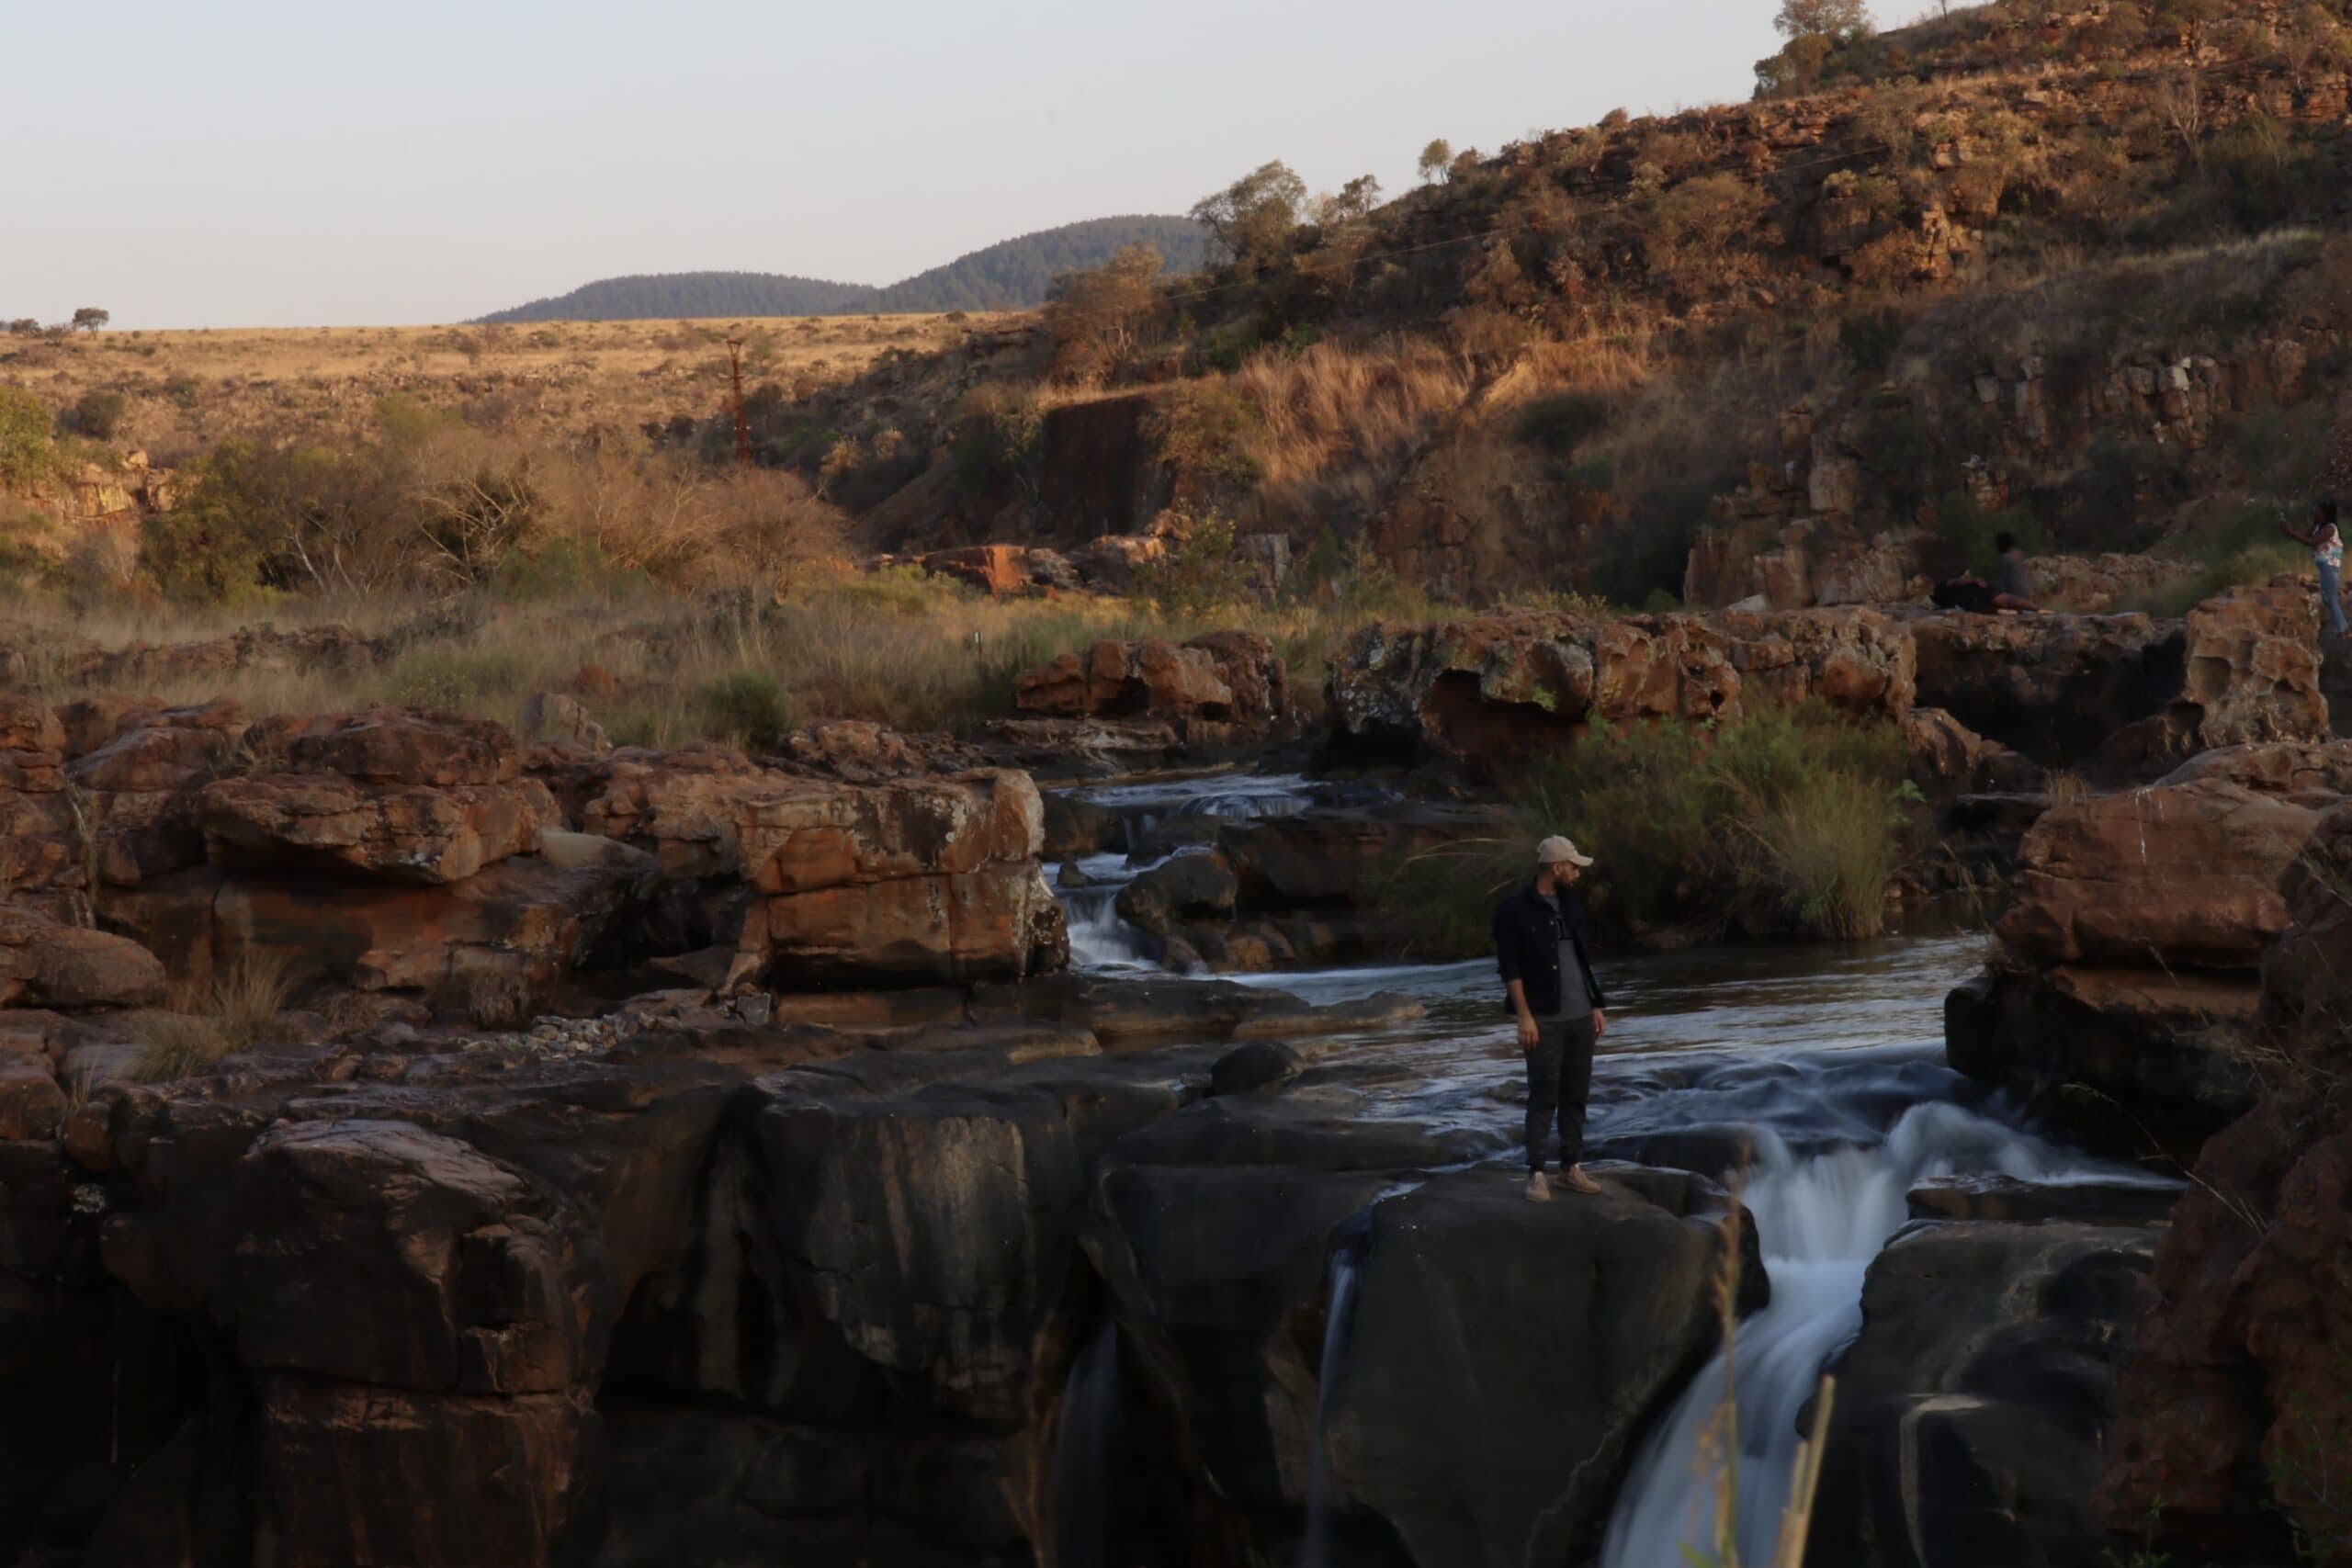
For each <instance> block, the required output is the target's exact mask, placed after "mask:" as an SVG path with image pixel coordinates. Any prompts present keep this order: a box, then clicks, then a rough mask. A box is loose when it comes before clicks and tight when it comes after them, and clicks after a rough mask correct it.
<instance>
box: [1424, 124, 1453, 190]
mask: <svg viewBox="0 0 2352 1568" xmlns="http://www.w3.org/2000/svg"><path fill="white" fill-rule="evenodd" d="M1419 168H1420V171H1421V183H1422V184H1423V185H1428V184H1429V183H1430V182H1431V181H1432V180H1442V179H1443V178H1445V176H1446V172H1447V171H1448V170H1450V169H1452V168H1453V142H1451V141H1447V140H1446V139H1445V138H1444V137H1442V136H1441V137H1439V138H1437V139H1436V140H1435V141H1431V142H1430V144H1429V145H1428V146H1426V147H1424V148H1422V149H1421V158H1420V164H1419Z"/></svg>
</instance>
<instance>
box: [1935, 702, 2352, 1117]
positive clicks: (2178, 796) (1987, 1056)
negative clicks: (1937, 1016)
mask: <svg viewBox="0 0 2352 1568" xmlns="http://www.w3.org/2000/svg"><path fill="white" fill-rule="evenodd" d="M2347 787H2352V744H2347V743H2346V742H2342V741H2336V742H2332V743H2329V744H2326V745H2306V746H2297V745H2287V744H2271V745H2263V746H2247V747H2237V748H2231V749H2226V750H2218V751H2212V752H2209V753H2207V754H2206V755H2204V756H2202V757H2200V758H2199V759H2198V760H2197V761H2193V762H2191V763H2189V764H2188V765H2187V766H2186V767H2184V768H2182V769H2181V770H2179V771H2178V772H2177V773H2174V774H2172V775H2170V776H2169V777H2167V778H2166V779H2165V780H2163V781H2162V782H2160V783H2158V784H2153V785H2149V786H2146V787H2144V788H2141V789H2134V790H2128V791H2124V792H2121V793H2119V794H2114V795H2100V796H2096V797H2093V798H2091V799H2088V800H2085V801H2083V802H2080V803H2078V804H2072V805H2063V806H2059V807H2053V808H2052V810H2051V811H2050V812H2049V813H2048V814H2047V815H2045V816H2044V817H2043V818H2041V820H2040V821H2039V822H2038V823H2036V824H2035V826H2034V827H2033V829H2031V830H2030V832H2028V833H2027V834H2026V836H2025V840H2024V845H2023V849H2022V852H2021V854H2020V857H2019V859H2020V867H2019V874H2018V880H2017V886H2016V901H2015V903H2014V904H2013V905H2012V906H2011V907H2010V908H2008V910H2007V912H2006V913H2004V914H2003V915H2002V916H2001V918H2000V920H1999V923H1998V926H1997V927H1996V930H1997V931H1998V933H1999V936H2000V941H2001V951H2000V953H1999V955H1998V957H1997V958H1996V962H1995V964H1993V965H1992V967H1991V969H1990V971H1989V973H1988V974H1987V975H1986V976H1985V977H1984V978H1982V979H1980V980H1977V981H1975V982H1973V983H1972V984H1970V985H1969V986H1966V987H1962V989H1961V990H1959V991H1956V992H1954V993H1953V994H1952V997H1951V1001H1950V1003H1949V1005H1948V1008H1947V1011H1946V1035H1947V1040H1948V1043H1949V1047H1950V1050H1951V1060H1952V1065H1953V1066H1957V1067H1959V1068H1961V1069H1962V1071H1965V1072H1970V1073H1973V1074H1975V1075H1977V1076H1979V1077H1985V1078H1988V1079H1992V1080H1996V1081H2007V1082H2013V1083H2018V1084H2020V1085H2024V1086H2026V1087H2029V1088H2030V1089H2033V1090H2035V1091H2036V1092H2039V1093H2043V1094H2052V1093H2059V1094H2064V1092H2068V1091H2071V1090H2074V1089H2082V1090H2088V1091H2092V1092H2094V1093H2095V1094H2097V1095H2098V1096H2105V1097H2111V1098H2112V1099H2113V1100H2120V1101H2122V1102H2124V1103H2125V1104H2126V1105H2127V1106H2129V1107H2131V1108H2132V1113H2133V1114H2135V1115H2139V1116H2142V1117H2144V1118H2147V1119H2148V1120H2149V1121H2150V1122H2154V1123H2156V1124H2158V1125H2159V1126H2163V1125H2166V1124H2169V1125H2172V1126H2175V1127H2177V1128H2178V1129H2180V1130H2184V1131H2188V1132H2191V1133H2197V1134H2201V1133H2204V1132H2210V1131H2212V1130H2213V1129H2215V1128H2217V1127H2219V1126H2220V1125H2222V1123H2223V1122H2227V1121H2228V1120H2229V1119H2230V1118H2232V1117H2234V1116H2236V1115H2238V1114H2240V1113H2241V1112H2243V1111H2245V1110H2246V1109H2248V1108H2249V1107H2250V1106H2251V1105H2252V1104H2253V1103H2254V1100H2255V1098H2256V1093H2257V1089H2258V1082H2257V1077H2256V1073H2255V1071H2254V1070H2253V1066H2252V1063H2251V1056H2250V1053H2251V1047H2252V1045H2253V1043H2254V1039H2255V1032H2254V1030H2255V1024H2256V1014H2257V1012H2258V1010H2259V1008H2260V1004H2261V998H2262V983H2261V978H2260V974H2259V970H2260V966H2261V964H2263V962H2264V954H2265V953H2267V951H2268V949H2269V948H2270V946H2271V944H2272V943H2273V942H2275V941H2276V940H2277V939H2278V937H2279V936H2280V935H2281V934H2282V933H2283V932H2285V931H2287V929H2288V928H2289V926H2290V923H2291V922H2292V919H2293V913H2292V908H2291V906H2290V888H2291V887H2292V886H2293V884H2294V879H2295V878H2296V876H2297V875H2298V874H2299V867H2300V866H2301V863H2302V860H2303V857H2304V854H2305V852H2306V846H2307V845H2308V844H2309V843H2310V841H2311V839H2312V832H2313V830H2314V829H2316V828H2317V827H2318V825H2319V823H2320V822H2321V820H2322V819H2323V818H2324V817H2325V815H2326V813H2327V812H2328V811H2329V810H2331V809H2333V808H2334V807H2335V805H2336V804H2337V803H2338V802H2340V801H2341V800H2343V799H2344V798H2345V795H2346V790H2347ZM2094 1119H2096V1117H2094Z"/></svg>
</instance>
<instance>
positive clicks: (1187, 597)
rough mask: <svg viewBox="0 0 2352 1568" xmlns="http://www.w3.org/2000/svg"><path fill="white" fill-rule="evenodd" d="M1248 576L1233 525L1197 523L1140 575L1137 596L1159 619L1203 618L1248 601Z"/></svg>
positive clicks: (1211, 519)
mask: <svg viewBox="0 0 2352 1568" xmlns="http://www.w3.org/2000/svg"><path fill="white" fill-rule="evenodd" d="M1249 588H1250V577H1249V573H1248V571H1247V570H1245V569H1244V568H1243V566H1242V563H1241V560H1240V558H1239V557H1238V555H1237V554H1236V553H1235V549H1234V534H1233V525H1232V524H1231V523H1229V522H1227V521H1226V520H1225V519H1224V518H1222V517H1217V516H1209V517H1204V518H1201V519H1199V520H1198V521H1196V522H1194V523H1193V525H1191V526H1190V527H1188V528H1186V529H1185V530H1184V531H1183V534H1182V536H1181V537H1180V538H1178V539H1177V540H1176V541H1175V542H1174V543H1173V544H1171V545H1170V547H1168V553H1167V554H1166V555H1165V556H1163V557H1162V558H1160V559H1159V560H1157V561H1152V562H1150V563H1148V564H1147V565H1145V566H1143V567H1142V568H1140V569H1139V570H1137V571H1136V597H1137V598H1139V599H1141V600H1143V602H1144V603H1146V604H1149V605H1150V606H1151V607H1152V608H1153V609H1154V610H1156V611H1158V612H1159V614H1160V615H1163V616H1166V617H1168V618H1170V619H1178V620H1204V619H1206V618H1207V617H1209V616H1211V615H1216V613H1217V612H1218V611H1220V610H1224V609H1227V608H1228V607H1229V606H1231V605H1233V604H1238V603H1239V602H1240V601H1241V600H1242V599H1244V598H1245V597H1247V595H1248V593H1249Z"/></svg>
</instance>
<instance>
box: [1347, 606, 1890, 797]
mask: <svg viewBox="0 0 2352 1568" xmlns="http://www.w3.org/2000/svg"><path fill="white" fill-rule="evenodd" d="M1330 679H1331V687H1330V696H1331V709H1332V714H1333V718H1334V721H1335V724H1336V726H1337V728H1338V733H1339V738H1340V741H1341V742H1342V744H1343V745H1353V746H1358V747H1374V748H1386V749H1391V750H1399V749H1401V750H1408V751H1410V752H1412V753H1415V754H1418V755H1421V756H1426V757H1430V758H1434V759H1440V760H1443V761H1451V762H1454V763H1457V764H1469V765H1472V766H1474V767H1486V766H1491V765H1493V764H1494V763H1497V762H1499V761H1507V760H1508V759H1510V758H1513V757H1518V756H1525V755H1530V754H1532V753H1537V752H1541V751H1544V750H1553V749H1556V748H1557V747H1559V746H1561V745H1564V744H1566V743H1568V742H1570V741H1572V740H1573V739H1574V738H1575V736H1576V735H1577V733H1578V732H1579V731H1580V730H1581V729H1582V728H1583V727H1584V726H1585V725H1586V724H1588V723H1589V722H1591V721H1593V720H1596V719H1600V720H1607V721H1609V722H1611V723H1623V722H1628V721H1634V720H1644V719H1673V720H1680V721H1684V722H1691V723H1698V722H1705V721H1708V720H1733V719H1736V718H1737V717H1738V716H1739V715H1740V714H1741V713H1742V712H1743V711H1744V709H1745V708H1747V707H1753V706H1754V705H1757V704H1758V703H1772V702H1796V701H1802V700H1804V699H1806V698H1817V699H1819V700H1821V701H1823V702H1826V703H1827V704H1829V705H1831V706H1833V707H1836V708H1838V709H1840V710H1841V711H1844V712H1848V713H1853V714H1857V715H1864V716H1878V717H1886V718H1891V719H1900V718H1901V717H1902V716H1904V715H1905V714H1906V713H1908V712H1909V711H1910V708H1911V705H1912V693H1913V677H1912V652H1911V647H1910V639H1909V637H1908V636H1907V634H1906V633H1905V629H1904V627H1903V626H1901V625H1900V624H1899V623H1897V622H1895V621H1894V620H1892V619H1890V618H1888V617H1886V616H1883V615H1879V614H1878V613H1876V612H1874V611H1869V610H1851V609H1849V610H1810V611H1803V612H1798V613H1794V614H1790V615H1759V614H1747V613H1736V614H1733V615H1723V616H1708V617H1700V616H1696V615H1631V616H1624V617H1621V618H1614V619H1602V618H1594V617H1590V616H1586V615H1575V614H1570V613H1566V612H1551V611H1507V612H1503V613H1500V614H1497V615H1482V616H1477V617H1474V618H1472V619H1468V620H1464V621H1454V622H1441V623H1436V624H1432V625H1420V626H1417V625H1408V624H1401V623H1382V624H1379V625H1375V626H1368V627H1366V628H1365V629H1364V630H1363V631H1362V632H1360V633H1359V634H1357V636H1356V637H1355V638H1354V639H1353V640H1352V641H1351V642H1350V643H1349V644H1348V645H1347V646H1346V647H1345V648H1344V649H1341V650H1340V655H1339V657H1338V658H1337V659H1336V660H1334V662H1333V664H1332V667H1331V678H1330Z"/></svg>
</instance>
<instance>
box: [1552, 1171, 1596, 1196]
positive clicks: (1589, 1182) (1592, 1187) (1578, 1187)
mask: <svg viewBox="0 0 2352 1568" xmlns="http://www.w3.org/2000/svg"><path fill="white" fill-rule="evenodd" d="M1560 1180H1561V1182H1562V1183H1563V1184H1564V1185H1565V1186H1566V1188H1567V1190H1569V1191H1571V1192H1581V1193H1583V1194H1585V1196H1587V1197H1590V1196H1592V1195H1593V1194H1594V1193H1597V1192H1599V1191H1600V1182H1598V1181H1595V1180H1594V1179H1592V1178H1591V1177H1589V1176H1587V1175H1586V1174H1585V1173H1584V1167H1582V1166H1580V1165H1572V1166H1570V1167H1568V1168H1567V1169H1566V1170H1564V1171H1562V1172H1560Z"/></svg>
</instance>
